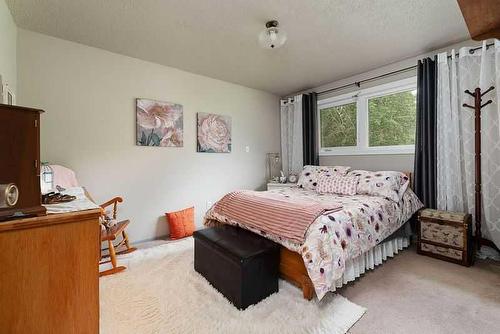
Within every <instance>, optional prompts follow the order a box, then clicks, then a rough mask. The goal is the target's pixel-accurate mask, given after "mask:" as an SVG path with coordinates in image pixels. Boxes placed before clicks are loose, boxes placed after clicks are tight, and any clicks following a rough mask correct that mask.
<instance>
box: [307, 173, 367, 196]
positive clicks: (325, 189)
mask: <svg viewBox="0 0 500 334" xmlns="http://www.w3.org/2000/svg"><path fill="white" fill-rule="evenodd" d="M357 186H358V177H357V176H342V175H340V174H337V173H335V174H333V175H329V174H324V175H320V177H319V180H318V186H317V187H316V191H317V192H318V193H320V194H340V195H350V196H352V195H356V188H357Z"/></svg>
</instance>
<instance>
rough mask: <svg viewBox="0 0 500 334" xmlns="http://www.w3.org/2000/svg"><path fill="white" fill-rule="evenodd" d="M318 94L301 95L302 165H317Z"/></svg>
mask: <svg viewBox="0 0 500 334" xmlns="http://www.w3.org/2000/svg"><path fill="white" fill-rule="evenodd" d="M317 105H318V94H316V93H314V92H313V93H309V94H304V95H302V145H303V150H302V153H303V156H304V165H319V156H318V145H317V139H316V138H317V124H318V123H317Z"/></svg>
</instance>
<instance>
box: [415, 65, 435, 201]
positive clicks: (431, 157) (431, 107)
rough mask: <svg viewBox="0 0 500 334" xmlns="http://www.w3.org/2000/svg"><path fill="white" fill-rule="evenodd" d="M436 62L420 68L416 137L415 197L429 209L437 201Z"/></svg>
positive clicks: (418, 74) (419, 66)
mask: <svg viewBox="0 0 500 334" xmlns="http://www.w3.org/2000/svg"><path fill="white" fill-rule="evenodd" d="M436 143H437V61H436V58H435V57H434V59H430V58H426V59H423V60H419V61H418V66H417V129H416V137H415V169H414V175H415V177H414V180H415V181H414V182H415V184H414V189H415V194H416V195H417V196H418V197H419V198H420V200H421V201H422V202H423V203H424V205H425V206H426V207H428V208H436V204H437V201H436V198H437V187H436V184H437V162H436V160H437V144H436Z"/></svg>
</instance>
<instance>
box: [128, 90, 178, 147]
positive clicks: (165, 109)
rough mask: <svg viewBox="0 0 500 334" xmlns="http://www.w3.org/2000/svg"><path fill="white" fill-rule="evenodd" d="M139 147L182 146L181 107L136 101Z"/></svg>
mask: <svg viewBox="0 0 500 334" xmlns="http://www.w3.org/2000/svg"><path fill="white" fill-rule="evenodd" d="M136 113H137V137H136V142H137V145H139V146H163V147H182V146H183V132H184V126H183V114H182V105H180V104H176V103H170V102H160V101H154V100H148V99H137V100H136Z"/></svg>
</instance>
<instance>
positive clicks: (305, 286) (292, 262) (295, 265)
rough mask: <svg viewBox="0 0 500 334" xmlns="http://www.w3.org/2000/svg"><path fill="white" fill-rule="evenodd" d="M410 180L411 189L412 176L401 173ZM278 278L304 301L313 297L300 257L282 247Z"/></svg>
mask: <svg viewBox="0 0 500 334" xmlns="http://www.w3.org/2000/svg"><path fill="white" fill-rule="evenodd" d="M403 173H404V174H405V175H407V176H408V178H409V179H410V188H413V187H412V175H411V173H410V172H403ZM280 276H281V278H283V279H284V280H286V281H287V282H290V283H292V284H293V285H295V286H297V287H299V288H300V289H302V294H303V296H304V298H305V299H307V300H311V299H312V298H313V297H314V294H315V293H314V285H313V283H312V281H311V279H310V278H309V274H308V273H307V269H306V266H305V265H304V260H303V259H302V256H301V255H300V254H299V253H297V252H294V251H291V250H289V249H287V248H285V247H283V246H281V250H280Z"/></svg>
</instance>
